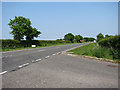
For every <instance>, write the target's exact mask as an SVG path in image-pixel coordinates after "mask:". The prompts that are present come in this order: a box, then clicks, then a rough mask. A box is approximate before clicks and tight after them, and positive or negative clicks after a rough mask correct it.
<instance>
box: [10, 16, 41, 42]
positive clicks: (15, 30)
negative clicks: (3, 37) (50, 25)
mask: <svg viewBox="0 0 120 90" xmlns="http://www.w3.org/2000/svg"><path fill="white" fill-rule="evenodd" d="M8 25H9V26H10V28H11V29H12V31H11V32H10V33H11V34H12V35H13V37H14V39H15V40H19V41H20V40H21V39H23V37H24V36H25V37H26V40H32V39H34V37H36V38H37V37H38V36H39V34H41V32H40V31H38V30H37V29H36V28H33V27H32V26H31V21H30V20H29V19H27V18H25V17H22V16H19V17H17V16H15V19H13V20H11V19H10V22H9V23H8Z"/></svg>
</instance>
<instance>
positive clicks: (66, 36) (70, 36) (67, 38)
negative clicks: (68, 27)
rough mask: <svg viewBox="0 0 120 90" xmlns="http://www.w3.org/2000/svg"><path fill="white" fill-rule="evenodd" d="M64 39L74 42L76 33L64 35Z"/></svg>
mask: <svg viewBox="0 0 120 90" xmlns="http://www.w3.org/2000/svg"><path fill="white" fill-rule="evenodd" d="M64 39H65V40H67V41H71V42H72V43H73V40H74V35H73V34H72V33H68V34H66V35H65V36H64Z"/></svg>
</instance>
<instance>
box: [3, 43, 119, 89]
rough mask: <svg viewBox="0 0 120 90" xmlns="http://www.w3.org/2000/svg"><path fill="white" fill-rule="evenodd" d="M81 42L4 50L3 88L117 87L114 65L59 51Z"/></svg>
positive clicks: (116, 70)
mask: <svg viewBox="0 0 120 90" xmlns="http://www.w3.org/2000/svg"><path fill="white" fill-rule="evenodd" d="M81 45H84V44H76V45H65V46H54V47H46V48H36V49H32V50H22V51H14V52H7V53H3V57H4V58H3V65H5V66H3V70H4V71H8V72H7V73H5V74H3V75H2V80H3V81H2V85H3V88H118V65H117V64H114V63H110V62H104V61H99V60H94V59H88V58H82V57H78V56H70V55H69V54H65V53H60V52H62V51H65V50H68V49H70V48H74V47H77V46H81ZM5 56H7V57H5ZM33 60H34V62H32V61H33ZM5 61H6V62H7V61H8V63H5ZM10 61H11V62H12V63H13V64H12V63H11V62H10ZM35 61H36V62H35ZM27 63H28V64H27ZM25 64H26V65H25ZM24 65H25V66H26V67H24ZM19 66H20V67H19ZM22 66H23V67H22ZM15 67H19V68H20V69H15Z"/></svg>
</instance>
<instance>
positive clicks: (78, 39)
mask: <svg viewBox="0 0 120 90" xmlns="http://www.w3.org/2000/svg"><path fill="white" fill-rule="evenodd" d="M75 40H76V41H77V42H80V40H83V37H82V36H81V35H75Z"/></svg>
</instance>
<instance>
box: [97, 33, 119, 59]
mask: <svg viewBox="0 0 120 90" xmlns="http://www.w3.org/2000/svg"><path fill="white" fill-rule="evenodd" d="M98 44H99V45H100V46H101V47H108V48H110V49H111V50H112V52H113V53H112V54H113V55H114V58H117V59H118V58H119V59H120V54H119V53H120V35H116V36H112V37H109V38H104V39H102V40H100V41H99V42H98Z"/></svg>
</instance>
